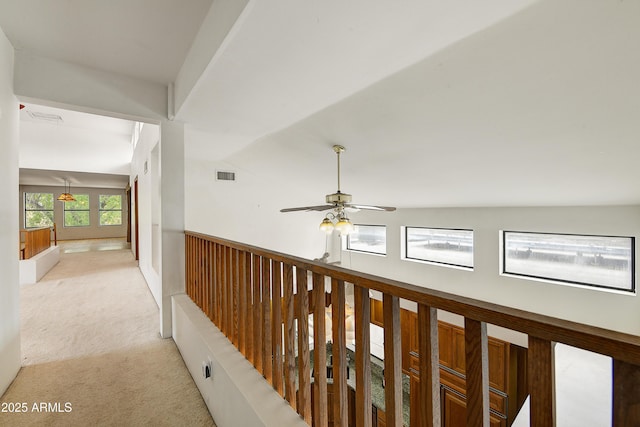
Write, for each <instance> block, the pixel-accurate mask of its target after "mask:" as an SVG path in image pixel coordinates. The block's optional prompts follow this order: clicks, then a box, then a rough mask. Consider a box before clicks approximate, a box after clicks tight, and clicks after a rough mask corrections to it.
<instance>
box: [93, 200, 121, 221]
mask: <svg viewBox="0 0 640 427" xmlns="http://www.w3.org/2000/svg"><path fill="white" fill-rule="evenodd" d="M99 216H100V225H122V196H121V195H119V194H109V195H104V194H103V195H100V210H99Z"/></svg>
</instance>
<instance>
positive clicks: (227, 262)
mask: <svg viewBox="0 0 640 427" xmlns="http://www.w3.org/2000/svg"><path fill="white" fill-rule="evenodd" d="M225 253H226V259H225V264H224V268H225V271H226V281H225V285H226V289H227V301H226V308H225V315H226V316H227V337H228V338H229V341H231V342H233V331H234V328H235V325H234V324H233V282H232V274H233V271H232V269H231V256H232V253H233V251H232V249H231V247H229V246H227V247H226V251H225Z"/></svg>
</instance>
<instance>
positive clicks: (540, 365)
mask: <svg viewBox="0 0 640 427" xmlns="http://www.w3.org/2000/svg"><path fill="white" fill-rule="evenodd" d="M527 369H528V372H527V373H528V381H529V396H530V398H529V408H530V414H529V420H530V422H531V425H532V426H535V427H552V426H555V425H556V405H555V401H556V398H555V356H554V343H552V342H551V341H548V340H544V339H542V338H536V337H534V336H531V335H529V349H528V355H527Z"/></svg>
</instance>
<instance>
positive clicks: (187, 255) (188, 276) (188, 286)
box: [184, 234, 193, 301]
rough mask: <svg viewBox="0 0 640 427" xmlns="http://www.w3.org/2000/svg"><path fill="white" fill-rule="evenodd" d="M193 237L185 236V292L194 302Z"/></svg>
mask: <svg viewBox="0 0 640 427" xmlns="http://www.w3.org/2000/svg"><path fill="white" fill-rule="evenodd" d="M190 245H191V236H189V235H188V234H185V235H184V290H185V292H186V293H187V295H188V296H189V298H191V300H192V301H193V297H192V296H191V246H190Z"/></svg>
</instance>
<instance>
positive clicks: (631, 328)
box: [342, 206, 640, 335]
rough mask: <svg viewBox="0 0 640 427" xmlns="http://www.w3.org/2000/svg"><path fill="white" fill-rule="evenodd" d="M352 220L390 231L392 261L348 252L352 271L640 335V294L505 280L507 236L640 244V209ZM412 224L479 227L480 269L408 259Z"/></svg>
mask: <svg viewBox="0 0 640 427" xmlns="http://www.w3.org/2000/svg"><path fill="white" fill-rule="evenodd" d="M352 220H353V221H354V222H356V223H362V224H384V225H386V226H387V256H386V257H380V256H373V255H367V254H363V253H357V252H346V251H345V252H343V259H342V261H343V266H345V267H347V268H353V269H355V270H360V271H367V272H369V273H372V274H376V275H380V276H385V277H390V278H393V279H397V280H401V281H404V282H408V283H413V284H416V285H420V286H424V287H428V288H432V289H438V290H441V291H445V292H449V293H453V294H457V295H463V296H468V297H471V298H476V299H480V300H485V301H490V302H493V303H497V304H501V305H505V306H511V307H516V308H520V309H523V310H527V311H532V312H537V313H542V314H546V315H550V316H554V317H558V318H562V319H568V320H573V321H577V322H582V323H586V324H591V325H596V326H600V327H603V328H607V329H613V330H617V331H622V332H627V333H631V334H635V335H640V299H638V297H637V296H635V295H629V294H626V295H623V294H620V293H613V292H606V291H602V290H595V289H584V288H579V287H572V286H567V285H560V284H555V283H547V282H541V281H532V280H525V279H521V278H515V277H508V276H502V275H500V274H499V231H500V230H511V231H536V232H550V233H575V234H595V235H611V236H631V237H636V238H638V237H640V206H611V207H546V208H544V207H540V208H457V209H401V210H398V211H396V212H393V213H365V212H364V211H361V212H359V213H357V214H353V215H352ZM405 225H409V226H424V227H441V228H466V229H473V230H474V246H475V249H474V263H475V267H474V270H473V271H466V270H461V269H455V268H447V267H443V266H437V265H430V264H423V263H417V262H411V261H403V260H401V259H400V256H401V239H400V236H401V231H400V228H401V227H402V226H405ZM636 264H637V260H636ZM637 280H638V274H637V273H636V282H637Z"/></svg>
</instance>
